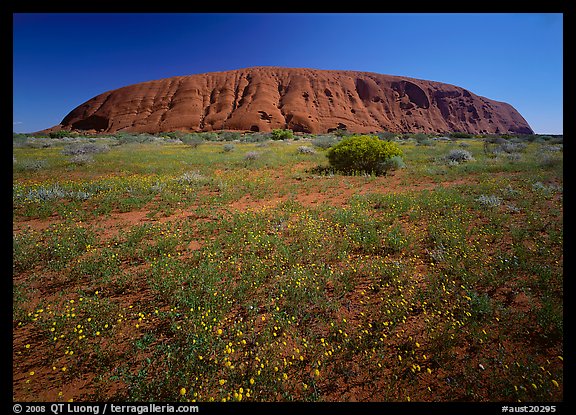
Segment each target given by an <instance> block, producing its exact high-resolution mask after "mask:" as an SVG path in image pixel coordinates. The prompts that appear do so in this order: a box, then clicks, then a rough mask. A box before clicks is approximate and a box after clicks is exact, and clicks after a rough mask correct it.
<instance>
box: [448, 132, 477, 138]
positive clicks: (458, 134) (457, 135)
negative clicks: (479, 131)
mask: <svg viewBox="0 0 576 415" xmlns="http://www.w3.org/2000/svg"><path fill="white" fill-rule="evenodd" d="M450 137H452V138H472V134H468V133H463V132H460V131H456V132H453V133H450Z"/></svg>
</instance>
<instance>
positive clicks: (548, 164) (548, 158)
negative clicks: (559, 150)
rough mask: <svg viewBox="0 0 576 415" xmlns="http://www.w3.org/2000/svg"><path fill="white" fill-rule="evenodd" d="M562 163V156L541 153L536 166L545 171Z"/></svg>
mask: <svg viewBox="0 0 576 415" xmlns="http://www.w3.org/2000/svg"><path fill="white" fill-rule="evenodd" d="M561 163H562V156H558V155H556V154H555V153H550V152H548V153H542V154H540V156H539V157H538V164H539V165H540V167H542V168H545V169H551V168H553V167H557V166H559V165H560V164H561Z"/></svg>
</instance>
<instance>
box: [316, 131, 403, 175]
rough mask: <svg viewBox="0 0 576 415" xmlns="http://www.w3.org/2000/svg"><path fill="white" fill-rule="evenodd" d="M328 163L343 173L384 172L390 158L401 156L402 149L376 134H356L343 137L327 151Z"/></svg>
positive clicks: (388, 165)
mask: <svg viewBox="0 0 576 415" xmlns="http://www.w3.org/2000/svg"><path fill="white" fill-rule="evenodd" d="M327 156H328V161H329V162H330V165H331V166H332V167H334V168H335V169H336V170H339V171H342V172H344V173H354V172H365V173H374V174H378V175H381V174H386V171H388V170H389V169H390V166H391V165H390V163H388V160H390V159H391V158H392V157H395V156H398V157H400V156H402V150H401V149H400V147H398V145H397V144H396V143H394V142H392V141H382V140H380V139H378V137H376V136H369V135H357V136H352V137H348V138H345V139H343V140H342V141H340V142H339V143H338V144H336V145H335V146H333V147H331V148H330V149H329V150H328V153H327Z"/></svg>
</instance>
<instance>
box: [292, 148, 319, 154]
mask: <svg viewBox="0 0 576 415" xmlns="http://www.w3.org/2000/svg"><path fill="white" fill-rule="evenodd" d="M296 151H297V152H298V153H300V154H316V150H314V149H313V148H312V147H308V146H300V147H298V148H297V149H296Z"/></svg>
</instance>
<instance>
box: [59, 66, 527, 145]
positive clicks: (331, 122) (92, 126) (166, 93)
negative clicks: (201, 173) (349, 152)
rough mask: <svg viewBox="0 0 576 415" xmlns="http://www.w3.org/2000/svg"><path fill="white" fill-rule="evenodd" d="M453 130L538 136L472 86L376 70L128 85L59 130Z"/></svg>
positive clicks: (255, 73)
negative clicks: (382, 72)
mask: <svg viewBox="0 0 576 415" xmlns="http://www.w3.org/2000/svg"><path fill="white" fill-rule="evenodd" d="M274 128H288V129H291V130H294V131H296V132H307V133H315V134H316V133H325V132H330V131H333V130H335V129H345V130H348V131H350V132H358V133H367V132H378V131H392V132H424V133H447V132H452V131H460V132H467V133H521V134H532V133H533V131H532V129H531V128H530V126H529V125H528V123H527V122H526V120H525V119H524V118H522V116H521V115H520V114H519V113H518V112H517V111H516V110H515V109H514V108H513V107H512V106H511V105H509V104H506V103H504V102H498V101H493V100H491V99H488V98H484V97H480V96H477V95H475V94H473V93H471V92H469V91H467V90H466V89H463V88H460V87H457V86H454V85H449V84H444V83H439V82H433V81H425V80H419V79H412V78H406V77H401V76H391V75H381V74H376V73H370V72H356V71H332V70H315V69H294V68H280V67H254V68H247V69H238V70H234V71H227V72H211V73H206V74H199V75H190V76H179V77H173V78H168V79H161V80H157V81H150V82H143V83H139V84H135V85H130V86H126V87H123V88H119V89H116V90H113V91H108V92H105V93H103V94H101V95H98V96H96V97H94V98H92V99H90V100H89V101H87V102H85V103H84V104H82V105H80V106H78V107H77V108H75V109H74V110H73V111H72V112H70V113H69V114H68V115H67V116H66V117H65V118H64V119H63V120H62V122H61V123H60V125H58V126H55V127H53V128H51V129H50V130H51V131H53V130H60V129H65V130H78V131H90V132H102V133H115V132H118V131H130V132H148V133H158V132H168V131H214V130H242V131H263V132H266V131H270V130H272V129H274Z"/></svg>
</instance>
